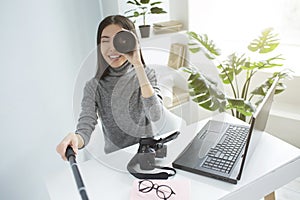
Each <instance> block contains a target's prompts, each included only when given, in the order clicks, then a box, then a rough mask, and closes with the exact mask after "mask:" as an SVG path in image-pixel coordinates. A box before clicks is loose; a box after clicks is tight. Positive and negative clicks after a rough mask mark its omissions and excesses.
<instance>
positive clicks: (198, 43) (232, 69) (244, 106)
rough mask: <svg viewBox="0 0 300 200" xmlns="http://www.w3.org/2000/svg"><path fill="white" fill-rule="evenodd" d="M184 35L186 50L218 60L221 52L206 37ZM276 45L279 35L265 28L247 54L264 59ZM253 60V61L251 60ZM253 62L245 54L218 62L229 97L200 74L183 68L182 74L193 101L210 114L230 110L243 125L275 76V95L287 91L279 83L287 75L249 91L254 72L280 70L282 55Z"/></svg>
mask: <svg viewBox="0 0 300 200" xmlns="http://www.w3.org/2000/svg"><path fill="white" fill-rule="evenodd" d="M187 34H188V36H189V38H190V43H189V50H190V51H191V52H192V53H197V52H199V51H202V52H203V53H204V54H205V55H206V57H207V58H209V59H212V60H218V59H219V58H220V56H221V53H220V49H218V48H217V47H216V45H215V43H214V41H212V40H210V39H209V38H208V36H207V35H206V34H203V35H200V34H197V33H195V32H187ZM278 45H279V39H278V35H277V34H274V33H273V29H272V28H268V29H265V30H263V31H262V33H261V35H260V36H259V37H258V38H257V39H254V40H253V41H252V42H251V43H250V44H249V45H248V50H249V51H250V52H253V53H255V54H260V55H262V54H263V55H264V56H265V55H269V54H268V53H270V52H272V51H273V50H275V49H276V48H277V46H278ZM254 58H256V57H255V56H254ZM254 58H251V57H250V56H247V55H246V54H245V53H243V54H238V53H232V54H231V55H229V56H228V57H227V59H225V60H224V61H221V62H220V61H218V64H217V68H218V72H219V77H220V79H221V80H222V82H223V84H224V85H227V86H229V87H230V88H231V91H232V94H231V95H232V96H228V95H227V94H225V93H224V92H223V91H221V90H220V89H219V87H218V85H217V83H215V82H214V81H212V80H211V79H209V78H208V77H206V76H205V75H204V74H202V73H200V71H199V70H197V69H195V68H191V67H185V68H184V70H185V71H186V72H188V73H190V77H189V80H188V84H189V89H190V96H191V97H192V99H193V101H195V102H196V103H197V104H198V105H199V106H201V107H202V108H204V109H207V110H210V111H215V110H219V111H220V112H223V111H226V110H230V111H231V113H232V115H233V116H235V117H237V118H239V119H241V120H243V121H246V117H247V116H251V114H252V113H253V112H254V111H255V107H256V106H257V105H258V104H259V103H260V102H261V101H262V99H263V97H264V96H265V95H266V92H267V90H268V89H269V88H270V86H271V85H272V83H273V79H274V78H275V77H276V76H278V77H279V79H280V80H279V83H278V85H277V87H276V92H275V94H278V93H281V92H283V91H284V90H285V88H286V87H285V85H284V84H283V83H282V80H283V79H284V78H286V77H287V76H289V72H288V71H276V72H274V73H273V74H272V76H271V77H269V78H267V80H266V81H265V82H264V83H262V84H261V85H259V86H257V87H256V88H255V89H254V90H252V91H249V88H250V84H251V80H252V79H253V77H254V76H255V74H256V73H257V72H259V71H260V70H264V69H267V68H273V67H281V66H283V64H282V63H281V61H282V60H284V58H283V57H282V55H281V54H279V55H276V56H271V57H268V58H266V59H263V60H259V61H256V60H255V59H254ZM200 68H201V67H200ZM254 97H258V98H254Z"/></svg>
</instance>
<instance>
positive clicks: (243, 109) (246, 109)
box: [226, 98, 255, 116]
mask: <svg viewBox="0 0 300 200" xmlns="http://www.w3.org/2000/svg"><path fill="white" fill-rule="evenodd" d="M227 102H228V104H227V108H226V109H236V110H237V111H238V112H239V113H241V114H243V115H244V116H251V115H252V113H253V112H254V111H255V106H253V105H252V104H251V102H250V101H247V100H244V99H233V98H227Z"/></svg>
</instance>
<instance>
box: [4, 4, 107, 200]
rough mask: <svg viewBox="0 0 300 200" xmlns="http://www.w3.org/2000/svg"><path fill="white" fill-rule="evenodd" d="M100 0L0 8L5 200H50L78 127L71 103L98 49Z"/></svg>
mask: <svg viewBox="0 0 300 200" xmlns="http://www.w3.org/2000/svg"><path fill="white" fill-rule="evenodd" d="M99 8H100V6H99V1H98V0H89V1H81V0H64V1H61V0H43V1H40V0H28V1H22V0H6V1H3V0H2V1H1V2H0V29H1V30H0V44H1V46H0V76H1V79H0V94H1V98H0V108H1V112H0V124H1V126H0V127H1V131H0V134H1V140H0V141H1V145H0V155H1V156H0V159H1V165H0V177H1V181H0V199H9V200H15V199H16V200H18V199H22V200H24V199H25V200H27V199H30V200H34V199H38V200H41V199H43V200H45V199H48V198H49V197H48V194H47V191H46V188H45V185H44V178H45V177H46V175H48V174H49V173H51V172H53V171H55V170H57V169H60V168H61V167H66V165H68V163H67V162H63V161H62V160H61V159H60V157H59V156H58V154H57V153H56V151H55V147H56V145H57V143H58V142H59V141H60V140H61V139H62V138H63V136H65V135H66V133H68V132H69V131H73V130H74V128H75V120H74V119H73V108H72V97H73V90H74V83H75V79H76V76H77V73H78V71H79V68H80V64H81V62H82V60H83V59H84V58H85V57H86V56H87V54H88V53H89V52H90V51H91V50H92V49H93V48H94V46H95V36H96V30H97V26H98V23H99V21H100V20H101V13H100V9H99Z"/></svg>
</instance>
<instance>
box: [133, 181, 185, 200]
mask: <svg viewBox="0 0 300 200" xmlns="http://www.w3.org/2000/svg"><path fill="white" fill-rule="evenodd" d="M139 181H141V180H135V181H134V182H133V186H132V190H131V193H130V200H156V199H157V200H161V199H160V198H159V197H158V196H157V194H156V190H155V189H152V190H151V191H150V192H147V193H143V192H140V191H139V188H138V187H139ZM150 181H151V182H153V183H154V184H157V185H167V186H169V187H171V188H172V190H173V191H174V193H175V194H172V195H171V196H170V198H169V199H168V200H183V199H184V200H188V199H190V188H191V183H190V180H177V179H170V180H152V179H151V180H150Z"/></svg>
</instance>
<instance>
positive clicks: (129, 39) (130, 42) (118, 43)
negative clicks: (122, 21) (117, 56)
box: [113, 30, 136, 54]
mask: <svg viewBox="0 0 300 200" xmlns="http://www.w3.org/2000/svg"><path fill="white" fill-rule="evenodd" d="M113 44H114V47H115V49H116V50H117V51H118V52H120V53H125V54H126V53H130V52H132V51H134V50H135V48H136V38H135V36H134V34H133V33H132V32H130V31H126V30H123V31H120V32H118V33H117V34H116V35H115V36H114V39H113Z"/></svg>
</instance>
